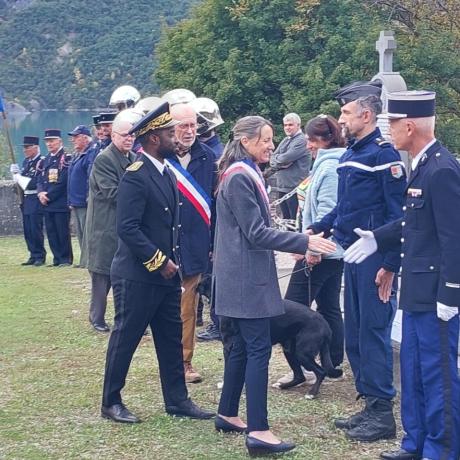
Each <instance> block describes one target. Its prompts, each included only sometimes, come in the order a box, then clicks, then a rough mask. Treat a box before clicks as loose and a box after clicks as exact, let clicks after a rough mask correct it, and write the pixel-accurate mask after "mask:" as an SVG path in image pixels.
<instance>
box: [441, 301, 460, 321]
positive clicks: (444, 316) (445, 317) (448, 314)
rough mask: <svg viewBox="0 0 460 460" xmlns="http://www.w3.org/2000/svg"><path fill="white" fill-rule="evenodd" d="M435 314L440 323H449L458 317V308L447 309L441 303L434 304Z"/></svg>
mask: <svg viewBox="0 0 460 460" xmlns="http://www.w3.org/2000/svg"><path fill="white" fill-rule="evenodd" d="M436 314H437V315H438V318H439V319H441V320H442V321H449V320H450V319H452V318H453V317H454V316H455V315H458V307H448V306H447V305H444V304H443V303H441V302H437V303H436Z"/></svg>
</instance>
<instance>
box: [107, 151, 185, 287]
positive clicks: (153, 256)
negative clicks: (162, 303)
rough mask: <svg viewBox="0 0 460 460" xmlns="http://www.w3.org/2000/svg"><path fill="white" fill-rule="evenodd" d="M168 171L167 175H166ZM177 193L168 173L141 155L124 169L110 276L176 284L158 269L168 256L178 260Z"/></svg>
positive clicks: (172, 179) (172, 177)
mask: <svg viewBox="0 0 460 460" xmlns="http://www.w3.org/2000/svg"><path fill="white" fill-rule="evenodd" d="M168 174H169V176H168ZM178 223H179V194H178V191H177V186H176V181H175V178H174V175H173V174H172V173H168V172H167V171H165V173H164V174H163V176H162V175H161V173H160V172H159V171H158V169H157V168H156V167H155V165H154V164H153V163H152V162H151V161H150V160H149V159H148V158H146V157H145V155H141V156H140V158H139V160H138V161H136V162H135V163H133V164H132V165H131V166H129V167H128V168H127V169H126V172H125V174H124V176H123V177H122V179H121V182H120V185H119V188H118V200H117V234H118V249H117V251H116V253H115V257H114V259H113V262H112V267H111V272H110V273H111V276H118V277H121V278H124V279H128V280H133V281H138V282H143V283H150V284H159V285H166V286H168V285H179V283H180V278H179V275H176V276H175V277H174V278H173V279H170V280H166V279H165V278H163V276H162V275H161V274H160V270H161V268H162V267H164V265H166V263H167V261H168V260H169V259H172V260H173V261H174V262H175V263H176V264H179V263H180V260H179V256H178V250H179V247H178V245H177V241H178Z"/></svg>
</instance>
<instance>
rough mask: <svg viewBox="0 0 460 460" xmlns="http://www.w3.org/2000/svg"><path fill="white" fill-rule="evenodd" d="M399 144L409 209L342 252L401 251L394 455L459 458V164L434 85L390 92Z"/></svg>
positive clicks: (360, 255) (355, 256)
mask: <svg viewBox="0 0 460 460" xmlns="http://www.w3.org/2000/svg"><path fill="white" fill-rule="evenodd" d="M388 118H389V121H390V133H391V136H392V139H393V142H394V144H395V147H397V148H399V149H403V150H407V151H408V152H409V155H410V157H411V158H412V170H413V171H412V173H411V176H410V178H409V183H408V185H407V188H406V203H405V205H404V208H403V210H404V216H403V217H402V218H401V219H399V220H397V221H395V222H392V223H389V224H387V225H385V226H383V227H381V228H378V229H376V230H374V231H373V232H371V231H363V230H357V231H358V232H359V233H360V235H361V238H360V240H358V241H357V242H356V243H355V244H354V245H353V246H351V247H350V248H349V249H348V251H347V252H346V253H345V260H346V261H348V262H349V263H351V262H356V263H359V262H361V261H363V260H365V259H366V258H368V257H372V254H373V253H374V252H375V251H377V250H379V251H388V250H395V251H398V252H401V257H402V263H401V265H402V273H401V296H400V300H399V304H400V308H401V309H402V310H403V321H402V342H401V354H400V357H401V418H402V424H403V428H404V430H405V432H406V434H405V435H404V437H403V439H402V443H401V449H400V450H398V451H390V452H383V453H382V454H381V458H384V459H387V460H388V459H389V460H411V459H420V458H424V459H434V460H437V459H445V460H456V459H459V458H460V436H459V433H460V380H459V376H458V370H457V356H458V348H457V347H458V336H459V317H458V307H459V305H460V265H459V263H458V261H459V259H460V239H459V235H460V214H459V213H458V212H457V210H458V209H459V208H460V166H459V163H458V161H457V160H456V159H455V158H454V156H453V155H452V154H451V153H450V152H449V151H448V150H447V149H446V148H445V147H443V146H442V144H441V143H440V142H439V141H437V140H436V138H435V136H434V126H435V93H433V92H430V91H401V92H395V93H390V94H389V95H388Z"/></svg>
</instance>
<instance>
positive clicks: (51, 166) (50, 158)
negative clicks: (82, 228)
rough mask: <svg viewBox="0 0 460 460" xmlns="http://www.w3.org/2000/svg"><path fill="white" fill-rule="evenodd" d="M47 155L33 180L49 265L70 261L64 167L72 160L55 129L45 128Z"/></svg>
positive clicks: (62, 264) (65, 168)
mask: <svg viewBox="0 0 460 460" xmlns="http://www.w3.org/2000/svg"><path fill="white" fill-rule="evenodd" d="M44 139H45V144H46V148H47V149H48V155H47V156H46V157H45V158H44V159H43V161H42V163H41V166H40V174H39V176H38V180H37V191H38V199H39V200H40V203H41V204H42V206H43V210H44V214H45V227H46V234H47V236H48V242H49V245H50V248H51V251H52V253H53V264H52V265H53V266H55V267H56V266H68V265H71V264H72V260H73V254H72V245H71V240H70V209H69V206H68V198H67V178H68V169H69V165H70V162H71V160H72V157H71V155H68V154H67V153H66V152H65V151H64V148H63V146H62V139H61V131H60V130H59V129H47V130H45V136H44Z"/></svg>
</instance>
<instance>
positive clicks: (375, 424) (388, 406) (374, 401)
mask: <svg viewBox="0 0 460 460" xmlns="http://www.w3.org/2000/svg"><path fill="white" fill-rule="evenodd" d="M366 411H367V413H368V417H367V418H366V419H365V420H364V421H363V422H361V423H360V424H359V425H358V426H356V427H354V428H351V429H350V430H348V431H346V432H345V436H346V437H347V438H348V439H351V440H353V441H361V442H374V441H378V440H379V439H393V438H395V437H396V422H395V418H394V416H393V402H392V401H390V400H388V399H381V398H371V397H369V396H368V397H367V399H366Z"/></svg>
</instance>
